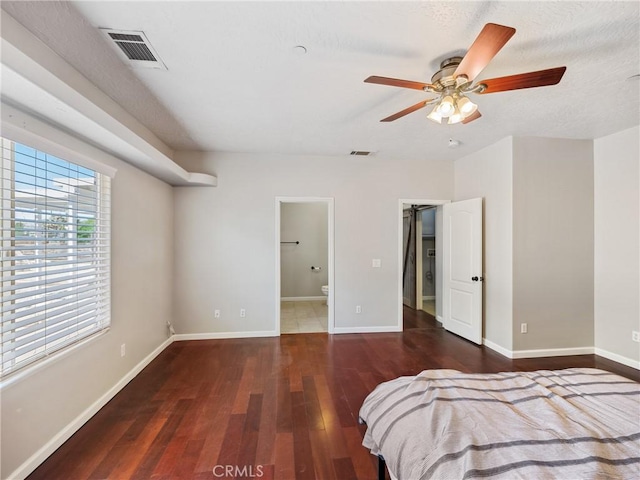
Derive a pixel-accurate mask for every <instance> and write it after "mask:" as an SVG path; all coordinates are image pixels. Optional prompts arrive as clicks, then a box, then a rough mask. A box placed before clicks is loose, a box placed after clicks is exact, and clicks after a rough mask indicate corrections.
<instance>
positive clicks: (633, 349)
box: [594, 127, 640, 366]
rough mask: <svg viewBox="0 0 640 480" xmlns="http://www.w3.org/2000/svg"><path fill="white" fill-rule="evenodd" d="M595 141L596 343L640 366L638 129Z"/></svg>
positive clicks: (597, 345)
mask: <svg viewBox="0 0 640 480" xmlns="http://www.w3.org/2000/svg"><path fill="white" fill-rule="evenodd" d="M594 143H595V155H594V164H595V168H594V175H595V345H596V348H599V349H603V350H606V351H607V352H610V353H613V354H615V355H620V356H621V357H624V358H626V359H630V360H632V361H633V362H636V366H639V364H638V362H639V361H640V344H638V343H634V342H632V341H631V332H632V331H633V330H635V331H640V151H639V150H640V147H639V145H640V128H639V127H634V128H631V129H629V130H624V131H622V132H619V133H616V134H614V135H609V136H607V137H603V138H599V139H597V140H595V142H594Z"/></svg>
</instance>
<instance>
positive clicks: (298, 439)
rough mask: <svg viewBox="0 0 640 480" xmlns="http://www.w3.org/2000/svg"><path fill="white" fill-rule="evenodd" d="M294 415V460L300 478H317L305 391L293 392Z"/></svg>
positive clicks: (304, 479) (297, 475)
mask: <svg viewBox="0 0 640 480" xmlns="http://www.w3.org/2000/svg"><path fill="white" fill-rule="evenodd" d="M291 409H292V415H293V461H294V466H295V472H296V479H298V480H315V478H316V476H315V473H314V472H315V470H314V466H313V454H312V453H311V440H310V438H309V425H308V423H307V412H306V408H305V402H304V393H303V392H291Z"/></svg>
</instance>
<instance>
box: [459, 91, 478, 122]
mask: <svg viewBox="0 0 640 480" xmlns="http://www.w3.org/2000/svg"><path fill="white" fill-rule="evenodd" d="M458 108H459V109H460V113H461V114H462V116H463V118H467V117H468V116H469V115H471V114H472V113H473V112H475V111H476V110H477V109H478V105H476V104H475V103H473V102H472V101H471V100H469V99H468V98H467V97H464V96H463V97H461V98H460V100H458Z"/></svg>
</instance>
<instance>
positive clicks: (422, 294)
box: [398, 199, 449, 329]
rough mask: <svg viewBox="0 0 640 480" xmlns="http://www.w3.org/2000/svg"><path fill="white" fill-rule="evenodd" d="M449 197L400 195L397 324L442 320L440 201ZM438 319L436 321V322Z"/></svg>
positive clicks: (419, 324)
mask: <svg viewBox="0 0 640 480" xmlns="http://www.w3.org/2000/svg"><path fill="white" fill-rule="evenodd" d="M445 203H449V201H448V200H424V199H402V200H400V201H399V209H400V221H401V225H400V232H401V233H400V238H399V242H400V245H399V265H400V268H399V279H398V281H399V290H400V295H399V297H400V300H399V308H398V310H399V312H398V317H399V326H401V327H402V328H403V329H405V328H423V327H425V326H437V325H441V324H442V317H441V314H440V310H441V298H442V255H441V252H440V249H439V248H438V244H439V243H440V242H441V237H442V205H444V204H445ZM438 322H439V323H438Z"/></svg>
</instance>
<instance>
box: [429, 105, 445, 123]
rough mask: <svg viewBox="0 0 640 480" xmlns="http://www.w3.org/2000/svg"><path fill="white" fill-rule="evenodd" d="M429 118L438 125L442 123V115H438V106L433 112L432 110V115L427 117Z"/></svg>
mask: <svg viewBox="0 0 640 480" xmlns="http://www.w3.org/2000/svg"><path fill="white" fill-rule="evenodd" d="M427 118H428V119H429V120H432V121H434V122H436V123H442V115H440V114H439V113H438V106H436V107H435V108H434V109H433V110H431V113H430V114H429V115H427Z"/></svg>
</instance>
